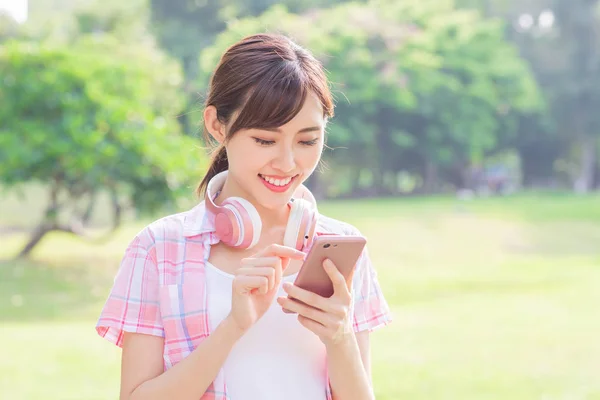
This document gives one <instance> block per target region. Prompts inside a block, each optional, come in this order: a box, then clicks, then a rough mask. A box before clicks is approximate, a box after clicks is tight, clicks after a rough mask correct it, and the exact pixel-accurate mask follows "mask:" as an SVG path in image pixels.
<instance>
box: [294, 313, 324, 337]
mask: <svg viewBox="0 0 600 400" xmlns="http://www.w3.org/2000/svg"><path fill="white" fill-rule="evenodd" d="M298 322H300V324H301V325H302V326H304V327H305V328H306V329H308V330H309V331H312V332H313V333H314V334H316V335H317V336H320V337H325V336H326V335H327V328H325V326H323V324H320V323H318V322H317V321H314V320H312V319H310V318H306V317H305V316H303V315H298Z"/></svg>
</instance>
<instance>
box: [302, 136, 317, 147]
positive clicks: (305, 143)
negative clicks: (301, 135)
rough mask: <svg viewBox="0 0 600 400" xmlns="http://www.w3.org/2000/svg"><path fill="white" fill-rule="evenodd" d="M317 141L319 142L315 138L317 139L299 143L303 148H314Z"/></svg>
mask: <svg viewBox="0 0 600 400" xmlns="http://www.w3.org/2000/svg"><path fill="white" fill-rule="evenodd" d="M318 141H319V139H318V138H317V139H313V140H305V141H303V142H300V143H302V144H303V145H305V146H314V145H315V144H317V142H318Z"/></svg>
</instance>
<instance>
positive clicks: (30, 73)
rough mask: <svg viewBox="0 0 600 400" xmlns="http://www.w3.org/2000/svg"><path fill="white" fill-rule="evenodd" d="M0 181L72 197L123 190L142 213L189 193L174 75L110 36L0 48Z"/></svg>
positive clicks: (188, 143)
mask: <svg viewBox="0 0 600 400" xmlns="http://www.w3.org/2000/svg"><path fill="white" fill-rule="evenodd" d="M0 76H2V79H1V80H0V121H2V124H1V125H0V182H2V183H3V184H5V185H9V186H10V185H15V184H19V183H22V182H25V181H30V180H34V181H40V182H43V183H49V184H51V185H55V186H56V187H57V188H59V189H60V190H65V191H66V192H67V193H69V194H70V196H71V197H72V198H73V199H77V198H78V197H80V196H82V195H83V194H86V193H89V192H91V191H97V190H102V189H108V190H115V191H118V192H121V190H122V191H123V192H124V193H125V194H127V195H128V197H129V198H130V200H131V202H132V203H133V204H134V205H135V206H136V207H138V208H139V210H140V211H149V210H154V209H156V208H157V207H159V206H161V205H163V204H164V203H165V202H167V201H170V200H173V198H174V196H176V195H177V190H181V189H185V190H187V189H188V188H187V187H186V186H187V185H189V183H190V177H192V176H193V172H194V171H195V170H197V164H198V159H199V157H200V156H199V155H198V154H197V153H198V152H197V151H196V149H195V147H194V146H195V143H194V142H193V141H192V140H191V139H189V138H185V137H182V136H181V135H180V134H179V132H178V129H179V127H178V124H177V123H176V121H175V113H176V111H178V110H179V109H180V106H181V101H182V100H181V97H180V95H179V93H178V92H179V90H180V85H181V82H182V78H181V72H180V69H179V67H178V66H177V65H176V64H174V63H173V62H171V61H169V60H168V59H167V58H165V57H164V56H163V55H162V54H161V53H159V52H156V51H154V50H151V49H147V48H144V47H143V46H139V47H123V46H122V45H119V44H118V43H117V42H116V41H115V40H111V39H110V37H104V38H103V39H102V40H99V39H91V38H89V39H82V40H81V41H80V42H78V43H77V44H76V45H74V46H71V47H68V48H67V47H52V46H49V45H43V44H38V43H27V42H18V41H12V42H7V43H5V45H4V46H2V47H1V48H0Z"/></svg>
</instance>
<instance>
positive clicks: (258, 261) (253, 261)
mask: <svg viewBox="0 0 600 400" xmlns="http://www.w3.org/2000/svg"><path fill="white" fill-rule="evenodd" d="M242 265H243V266H250V267H251V268H256V266H261V267H272V268H273V269H274V270H275V275H274V277H273V278H274V279H273V284H272V285H271V286H270V287H269V290H272V289H273V288H274V287H279V283H280V282H281V277H282V275H283V272H282V271H283V269H284V267H283V261H282V259H281V258H279V257H276V256H275V257H249V258H244V259H242Z"/></svg>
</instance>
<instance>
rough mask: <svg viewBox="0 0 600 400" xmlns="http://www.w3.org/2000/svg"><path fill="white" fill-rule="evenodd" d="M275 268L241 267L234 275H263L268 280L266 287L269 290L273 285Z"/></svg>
mask: <svg viewBox="0 0 600 400" xmlns="http://www.w3.org/2000/svg"><path fill="white" fill-rule="evenodd" d="M275 270H276V269H275V268H272V267H242V268H238V270H237V271H235V275H236V276H237V275H244V276H264V277H266V278H267V279H268V280H269V285H268V289H269V290H271V289H273V287H274V285H275Z"/></svg>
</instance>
